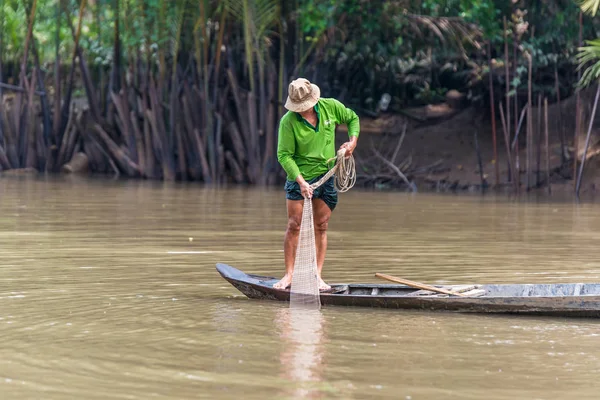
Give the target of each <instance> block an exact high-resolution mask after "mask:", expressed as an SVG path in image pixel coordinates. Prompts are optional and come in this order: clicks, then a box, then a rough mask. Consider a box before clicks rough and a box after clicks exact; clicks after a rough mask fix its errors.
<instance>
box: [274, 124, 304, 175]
mask: <svg viewBox="0 0 600 400" xmlns="http://www.w3.org/2000/svg"><path fill="white" fill-rule="evenodd" d="M295 152H296V140H295V139H294V132H292V129H291V127H290V125H289V123H287V121H281V122H280V124H279V134H278V139H277V161H279V164H281V166H282V167H283V169H284V170H285V172H286V173H287V175H288V176H289V177H290V178H291V179H294V180H296V178H297V177H298V176H299V175H300V170H299V169H298V165H296V161H294V157H293V156H294V153H295Z"/></svg>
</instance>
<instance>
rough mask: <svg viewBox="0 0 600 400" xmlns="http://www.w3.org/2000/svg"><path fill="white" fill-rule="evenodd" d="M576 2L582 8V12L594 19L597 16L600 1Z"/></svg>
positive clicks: (584, 0) (578, 0)
mask: <svg viewBox="0 0 600 400" xmlns="http://www.w3.org/2000/svg"><path fill="white" fill-rule="evenodd" d="M575 2H576V3H577V5H578V6H579V8H581V11H583V12H584V13H585V14H589V15H591V16H592V17H594V16H595V15H596V13H597V12H598V7H600V0H575Z"/></svg>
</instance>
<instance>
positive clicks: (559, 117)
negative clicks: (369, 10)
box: [338, 88, 600, 193]
mask: <svg viewBox="0 0 600 400" xmlns="http://www.w3.org/2000/svg"><path fill="white" fill-rule="evenodd" d="M594 92H595V90H594V88H592V89H588V90H585V91H583V92H582V93H581V104H582V105H583V106H582V107H581V110H582V114H583V123H582V128H581V129H580V134H579V136H578V146H577V159H578V160H579V161H581V158H582V155H583V152H584V144H585V139H586V133H587V128H588V124H589V118H590V115H591V107H592V102H593V95H594ZM520 111H521V110H519V112H520ZM487 114H488V113H486V112H485V111H484V110H481V109H478V108H477V107H474V106H470V107H467V108H464V109H462V110H459V111H456V112H454V113H452V115H450V116H448V117H445V116H442V117H438V118H436V117H433V118H431V119H425V120H423V119H421V121H416V120H415V119H414V118H410V117H407V116H398V115H395V116H391V115H385V116H381V117H379V118H377V119H373V118H368V117H367V118H365V117H362V118H361V126H366V127H367V128H366V132H365V133H364V134H362V135H361V138H360V140H359V145H358V147H357V150H356V152H355V154H356V158H357V171H358V176H359V179H358V182H357V184H360V185H362V186H372V187H379V188H381V189H388V190H410V187H411V185H413V184H414V185H415V186H416V188H417V190H425V191H451V192H460V191H481V189H482V188H483V189H484V190H487V191H490V190H492V191H501V192H514V191H515V190H516V185H515V182H514V179H509V177H510V178H512V177H511V171H510V170H509V162H508V156H507V151H506V144H505V140H504V132H503V129H502V124H501V121H500V120H498V121H497V122H496V152H497V160H496V159H495V157H494V141H493V126H492V122H491V120H490V119H489V118H487V117H486V115H487ZM547 114H548V152H547V153H548V161H547V162H546V140H545V125H544V109H543V107H542V108H539V109H538V108H537V107H534V108H532V115H533V118H534V119H533V121H532V132H533V134H532V138H531V145H530V149H531V151H530V154H529V174H528V173H527V164H528V154H527V146H526V144H527V142H526V139H527V138H526V128H525V127H526V124H527V117H525V118H523V120H522V127H521V129H520V130H519V132H520V133H519V140H518V141H517V142H513V143H511V145H513V146H514V147H513V148H511V160H512V163H513V165H515V171H516V165H518V166H519V174H518V176H519V183H520V185H519V186H518V187H519V191H520V192H529V191H534V192H535V191H537V192H547V190H548V178H549V182H550V189H551V191H552V192H573V191H574V186H575V180H574V179H573V176H574V171H573V153H574V152H573V150H574V146H573V142H574V138H573V136H574V131H575V117H574V115H575V97H574V96H573V97H571V98H568V99H565V100H564V101H562V102H561V104H560V106H559V105H557V104H549V105H548V110H547ZM538 118H539V119H538ZM597 120H598V118H596V121H597ZM538 121H539V122H538ZM512 124H514V120H513V122H512V123H511V125H512ZM514 131H515V129H514V128H513V129H512V131H511V132H512V133H511V142H512V141H514ZM344 132H345V131H344V129H341V132H340V133H341V137H340V138H338V140H339V141H340V143H341V142H343V140H344V139H345V137H344ZM599 138H600V135H599V130H598V127H597V123H596V124H594V127H593V129H592V134H591V137H590V146H589V148H588V151H587V154H586V158H587V160H586V163H585V169H584V173H583V177H582V180H581V189H580V193H585V192H595V191H597V190H599V189H600V161H598V160H596V158H594V157H595V156H596V155H597V154H599V153H600V147H599V146H598V145H597V143H598V140H599ZM561 153H563V155H562V156H561ZM579 166H580V162H578V168H577V173H579ZM496 174H497V175H496ZM402 176H404V177H405V178H406V180H405V179H404V177H402ZM407 181H408V182H409V183H410V185H409V184H407Z"/></svg>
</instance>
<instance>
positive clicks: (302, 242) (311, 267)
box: [290, 150, 356, 309]
mask: <svg viewBox="0 0 600 400" xmlns="http://www.w3.org/2000/svg"><path fill="white" fill-rule="evenodd" d="M344 154H345V150H340V151H338V153H337V159H336V164H335V166H334V167H333V168H332V169H331V170H329V172H327V174H325V175H324V176H323V177H322V178H321V179H319V181H318V182H315V183H313V184H312V185H311V186H312V188H313V190H314V189H316V188H318V187H319V186H321V185H322V184H323V183H325V182H326V181H327V180H328V179H329V178H331V176H333V175H334V174H335V178H334V182H335V187H336V189H337V191H338V192H342V193H343V192H346V191H348V190H349V189H350V188H351V187H352V186H354V183H355V182H356V173H355V166H354V158H353V157H352V156H350V157H348V158H346V157H344ZM290 307H291V308H303V309H319V308H321V298H320V293H319V274H318V269H317V248H316V243H315V227H314V219H313V207H312V200H311V199H307V198H305V199H304V206H303V209H302V221H301V223H300V236H299V238H298V246H297V248H296V258H295V260H294V272H293V274H292V284H291V288H290Z"/></svg>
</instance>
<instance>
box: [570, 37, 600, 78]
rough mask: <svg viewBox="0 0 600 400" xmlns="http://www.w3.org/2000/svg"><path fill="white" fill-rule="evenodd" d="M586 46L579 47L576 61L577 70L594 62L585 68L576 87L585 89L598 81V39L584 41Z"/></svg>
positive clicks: (599, 46) (599, 76) (599, 43)
mask: <svg viewBox="0 0 600 400" xmlns="http://www.w3.org/2000/svg"><path fill="white" fill-rule="evenodd" d="M586 43H587V44H588V45H587V46H584V47H580V48H579V53H577V56H576V60H577V63H578V64H579V66H578V67H577V69H578V70H581V69H582V68H584V67H585V66H586V65H587V64H589V63H591V62H595V63H594V64H593V65H591V66H589V67H587V68H586V70H585V71H584V72H583V74H582V75H581V79H580V80H579V82H578V86H580V87H586V86H589V85H590V84H591V83H593V82H595V81H598V80H599V79H600V38H598V39H595V40H588V41H586Z"/></svg>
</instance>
